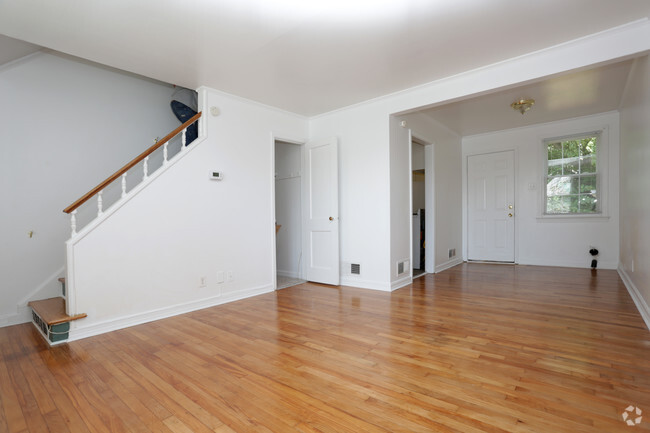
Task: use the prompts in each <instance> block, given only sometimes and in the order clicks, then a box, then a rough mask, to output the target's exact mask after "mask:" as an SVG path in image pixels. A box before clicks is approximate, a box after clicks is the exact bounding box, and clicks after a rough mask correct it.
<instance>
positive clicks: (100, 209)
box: [97, 190, 104, 216]
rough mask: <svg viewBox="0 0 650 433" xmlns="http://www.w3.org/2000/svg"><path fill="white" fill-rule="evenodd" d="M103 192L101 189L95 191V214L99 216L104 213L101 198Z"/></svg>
mask: <svg viewBox="0 0 650 433" xmlns="http://www.w3.org/2000/svg"><path fill="white" fill-rule="evenodd" d="M103 194H104V190H101V191H99V192H98V193H97V216H101V215H102V214H103V213H104V200H103V199H102V195H103Z"/></svg>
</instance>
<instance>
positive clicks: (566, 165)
mask: <svg viewBox="0 0 650 433" xmlns="http://www.w3.org/2000/svg"><path fill="white" fill-rule="evenodd" d="M599 137H600V136H599V135H598V134H596V135H594V136H592V137H584V136H583V137H582V138H576V139H573V140H564V141H555V142H552V143H550V142H546V144H545V146H546V156H547V160H546V167H547V170H546V171H547V173H546V213H548V214H581V213H588V214H589V213H598V212H599V211H600V203H598V199H597V197H598V164H597V148H598V140H599Z"/></svg>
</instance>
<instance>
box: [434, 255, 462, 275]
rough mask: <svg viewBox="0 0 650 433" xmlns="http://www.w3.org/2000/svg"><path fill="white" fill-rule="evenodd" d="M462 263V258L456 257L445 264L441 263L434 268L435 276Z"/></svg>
mask: <svg viewBox="0 0 650 433" xmlns="http://www.w3.org/2000/svg"><path fill="white" fill-rule="evenodd" d="M462 263H463V258H462V257H456V258H455V259H452V260H449V261H447V262H445V263H441V264H439V265H438V266H436V274H437V273H438V272H442V271H446V270H447V269H450V268H453V267H454V266H458V265H460V264H462Z"/></svg>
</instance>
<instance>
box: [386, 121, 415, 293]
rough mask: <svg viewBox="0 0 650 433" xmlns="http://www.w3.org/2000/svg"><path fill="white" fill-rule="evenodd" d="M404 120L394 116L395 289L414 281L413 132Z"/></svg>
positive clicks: (392, 259)
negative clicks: (405, 263) (412, 271)
mask: <svg viewBox="0 0 650 433" xmlns="http://www.w3.org/2000/svg"><path fill="white" fill-rule="evenodd" d="M401 121H402V120H401V119H400V118H398V117H396V116H391V117H390V146H389V154H390V268H391V274H390V275H391V289H392V290H395V289H398V288H399V287H402V286H404V285H405V284H408V283H410V282H411V269H412V267H413V263H411V262H410V257H411V253H412V233H413V232H412V231H411V224H412V221H413V218H412V216H411V215H412V213H411V183H412V178H413V175H412V172H411V133H410V131H409V130H408V128H406V127H403V126H401ZM405 260H408V261H409V263H410V264H409V265H408V266H404V272H403V273H402V274H399V273H398V266H397V265H398V263H399V262H403V261H405Z"/></svg>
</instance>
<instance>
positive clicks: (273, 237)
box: [269, 133, 307, 290]
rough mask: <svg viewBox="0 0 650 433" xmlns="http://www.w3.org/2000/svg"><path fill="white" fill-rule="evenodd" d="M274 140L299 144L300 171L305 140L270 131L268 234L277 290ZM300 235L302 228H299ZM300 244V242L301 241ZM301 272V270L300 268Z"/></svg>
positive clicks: (274, 287)
mask: <svg viewBox="0 0 650 433" xmlns="http://www.w3.org/2000/svg"><path fill="white" fill-rule="evenodd" d="M276 141H283V142H285V143H290V144H295V145H297V146H300V172H301V173H302V168H303V167H302V164H303V162H302V161H303V156H304V152H305V143H306V142H307V140H306V139H304V138H295V137H293V138H286V136H282V135H276V134H274V133H271V144H270V147H271V173H270V177H271V224H270V231H269V232H270V234H271V245H272V250H273V251H272V257H273V258H272V260H271V277H272V279H273V290H278V269H277V268H278V250H277V248H278V246H277V238H276V235H275V143H276ZM300 223H301V225H302V218H300ZM300 233H301V235H302V228H301V230H300ZM301 245H302V242H301ZM300 272H302V270H300Z"/></svg>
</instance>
